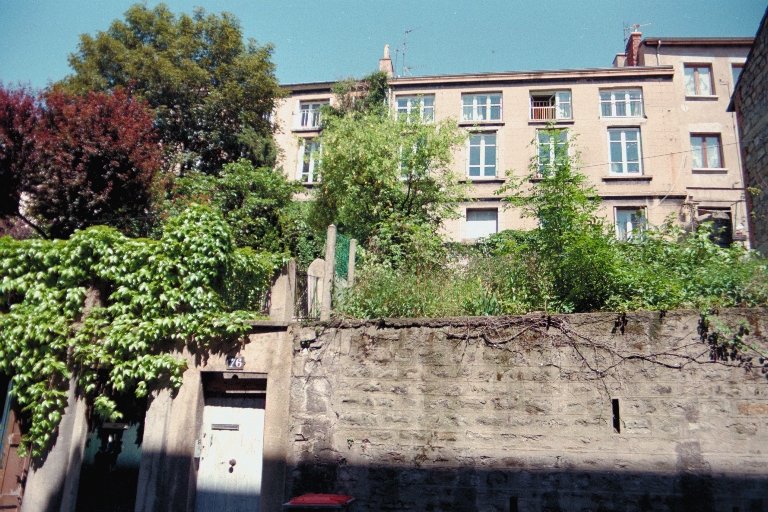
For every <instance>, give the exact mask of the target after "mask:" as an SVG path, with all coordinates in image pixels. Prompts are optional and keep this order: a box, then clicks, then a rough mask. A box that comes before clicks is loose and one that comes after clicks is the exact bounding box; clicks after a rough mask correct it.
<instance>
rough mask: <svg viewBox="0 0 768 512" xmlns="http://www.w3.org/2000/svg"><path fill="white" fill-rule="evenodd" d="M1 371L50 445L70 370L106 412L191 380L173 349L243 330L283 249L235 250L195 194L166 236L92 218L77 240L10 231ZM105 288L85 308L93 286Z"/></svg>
mask: <svg viewBox="0 0 768 512" xmlns="http://www.w3.org/2000/svg"><path fill="white" fill-rule="evenodd" d="M0 262H1V265H2V266H1V267H0V311H1V312H2V314H0V371H2V372H4V373H6V374H7V375H10V376H11V379H12V381H13V384H14V395H15V398H16V402H17V403H18V405H19V407H20V408H21V410H22V412H23V413H24V417H25V418H27V421H26V425H25V426H26V433H25V435H24V438H23V441H24V442H25V443H28V444H29V445H30V446H31V449H32V453H33V454H34V455H39V454H41V453H42V452H43V450H45V449H46V448H47V447H48V446H49V445H50V444H51V443H52V442H53V440H54V439H55V435H54V432H55V430H56V427H57V426H58V424H59V421H60V420H61V415H62V413H63V410H64V407H65V406H66V395H67V388H68V386H69V382H70V379H72V378H74V379H76V381H77V389H78V390H79V392H80V393H81V394H82V395H84V396H85V397H87V399H88V400H89V402H90V403H91V404H92V405H93V406H94V410H95V412H96V413H97V414H98V415H100V416H101V417H103V418H104V419H106V420H108V421H116V420H117V419H118V418H120V417H121V411H119V410H118V409H117V405H116V398H118V397H121V396H125V395H129V394H134V395H135V396H136V397H144V396H146V395H147V394H148V393H149V392H150V391H152V390H153V389H157V388H161V387H170V388H171V389H177V388H178V387H179V386H180V385H181V379H182V374H183V372H184V370H185V368H186V363H185V361H184V360H183V359H179V358H178V357H175V356H174V355H173V354H174V353H176V352H178V351H180V350H181V349H182V348H187V349H188V350H190V352H192V353H203V352H208V351H211V350H213V349H215V347H216V344H217V343H218V342H221V341H230V342H231V341H236V340H238V339H240V338H242V337H243V335H244V334H245V332H246V331H247V329H248V326H247V324H246V323H245V320H247V319H249V318H253V317H254V314H255V313H253V311H258V309H259V300H260V299H261V292H262V291H263V290H264V289H265V288H266V287H267V286H268V285H269V282H270V279H271V277H272V275H273V274H274V271H275V269H276V268H277V267H278V266H279V265H280V264H281V262H282V258H281V257H279V256H275V255H272V254H269V253H256V252H254V251H253V250H251V249H250V248H246V249H236V248H235V246H234V244H233V241H232V235H231V232H230V229H229V227H228V225H227V223H226V222H225V221H224V219H223V218H222V216H221V215H220V214H219V213H218V212H215V211H213V210H211V209H210V208H206V207H202V206H197V205H192V206H190V207H189V208H188V209H187V210H186V211H184V212H183V213H181V214H180V215H179V216H178V217H174V218H172V219H170V220H169V221H168V223H167V225H166V226H165V229H164V231H163V235H162V238H161V239H160V240H147V239H130V238H126V237H125V236H123V235H121V234H120V233H119V232H117V231H116V230H114V229H112V228H107V227H93V228H90V229H87V230H85V231H78V232H76V233H75V234H74V235H73V236H72V237H71V238H70V239H69V240H66V241H63V240H55V241H46V240H26V241H16V240H12V239H10V238H7V237H6V238H0ZM89 289H95V290H98V292H99V296H100V299H101V301H100V303H99V301H94V304H93V306H92V307H91V309H90V311H89V312H88V314H87V315H86V314H84V313H85V312H84V304H85V302H86V294H87V292H88V290H89Z"/></svg>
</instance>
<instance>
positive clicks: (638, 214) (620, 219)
mask: <svg viewBox="0 0 768 512" xmlns="http://www.w3.org/2000/svg"><path fill="white" fill-rule="evenodd" d="M644 228H645V208H616V238H618V239H619V240H630V239H631V238H632V233H633V232H636V231H642V230H643V229H644Z"/></svg>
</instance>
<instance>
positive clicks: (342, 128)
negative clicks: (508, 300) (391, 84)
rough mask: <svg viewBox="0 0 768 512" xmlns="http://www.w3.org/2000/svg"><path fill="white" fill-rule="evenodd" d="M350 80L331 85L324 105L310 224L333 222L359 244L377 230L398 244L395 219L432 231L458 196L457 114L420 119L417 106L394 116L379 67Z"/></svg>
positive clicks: (448, 214)
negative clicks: (357, 83)
mask: <svg viewBox="0 0 768 512" xmlns="http://www.w3.org/2000/svg"><path fill="white" fill-rule="evenodd" d="M353 83H354V82H342V83H340V84H339V85H338V86H337V87H335V88H334V90H335V91H336V94H337V98H338V100H337V101H336V102H335V104H336V105H337V106H336V107H332V108H327V109H326V110H325V112H324V118H323V125H324V126H323V132H322V135H321V136H320V138H319V142H320V144H321V147H322V150H321V154H320V155H319V156H320V173H321V175H322V181H321V183H319V184H318V186H317V187H316V189H315V191H316V192H315V196H314V207H313V211H312V219H313V223H314V225H315V227H316V228H317V229H324V228H325V227H326V226H327V225H328V224H331V223H334V224H336V225H337V226H338V227H339V229H340V230H341V231H342V232H343V233H345V234H347V235H348V236H350V237H353V238H356V239H357V240H358V241H359V242H360V243H361V244H367V243H368V241H369V240H370V239H371V238H372V237H376V236H385V237H387V238H388V243H389V244H392V243H396V240H395V239H394V238H393V237H392V235H393V234H395V232H396V231H399V230H396V229H393V226H403V225H405V226H415V227H414V229H417V230H420V231H422V232H423V231H425V230H428V231H432V232H433V233H436V232H437V230H438V228H439V227H440V225H441V223H442V221H443V220H444V219H446V218H450V217H452V216H455V215H456V206H457V204H458V202H459V201H460V200H461V199H462V192H463V187H462V186H461V185H460V184H459V182H458V177H457V176H456V175H455V174H454V173H453V171H452V169H451V165H450V164H451V162H452V150H453V149H454V148H455V147H456V146H457V145H458V144H460V143H461V142H462V141H463V140H464V138H465V137H464V135H463V133H462V132H461V131H460V130H459V127H458V125H457V124H456V122H455V121H441V122H437V123H424V122H421V120H420V117H419V112H418V111H417V112H415V113H414V114H413V115H411V116H400V117H399V118H398V117H396V116H394V115H393V114H392V112H391V111H390V110H389V108H388V107H387V106H386V104H385V103H384V100H385V91H386V83H387V82H386V75H384V74H383V73H375V74H373V75H371V76H369V77H367V78H365V79H364V80H363V81H362V82H361V83H362V84H363V86H361V87H359V88H355V87H353V86H352V84H353ZM385 232H386V233H388V234H384V233H385Z"/></svg>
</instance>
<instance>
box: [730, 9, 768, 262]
mask: <svg viewBox="0 0 768 512" xmlns="http://www.w3.org/2000/svg"><path fill="white" fill-rule="evenodd" d="M734 104H735V106H736V112H737V114H738V116H739V125H740V126H739V127H740V131H741V141H742V154H743V159H744V173H745V179H744V181H745V182H746V184H747V185H746V186H747V187H749V189H750V192H749V196H750V201H751V210H752V218H751V219H750V222H751V223H752V235H753V239H754V248H755V249H757V250H759V251H760V252H762V253H763V254H765V255H768V153H766V150H767V148H768V10H767V11H766V15H765V16H763V21H762V23H761V24H760V29H759V30H758V32H757V35H756V36H755V42H754V44H753V45H752V50H751V51H750V53H749V57H748V58H747V63H746V65H745V66H744V70H743V71H742V73H741V78H739V83H738V86H737V89H736V93H735V94H734Z"/></svg>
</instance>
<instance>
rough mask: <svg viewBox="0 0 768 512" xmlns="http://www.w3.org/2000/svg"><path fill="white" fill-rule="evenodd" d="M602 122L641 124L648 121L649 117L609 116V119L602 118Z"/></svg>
mask: <svg viewBox="0 0 768 512" xmlns="http://www.w3.org/2000/svg"><path fill="white" fill-rule="evenodd" d="M600 120H601V121H607V122H610V121H616V122H620V123H627V122H635V123H640V122H645V121H647V120H648V116H609V117H606V116H600Z"/></svg>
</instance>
